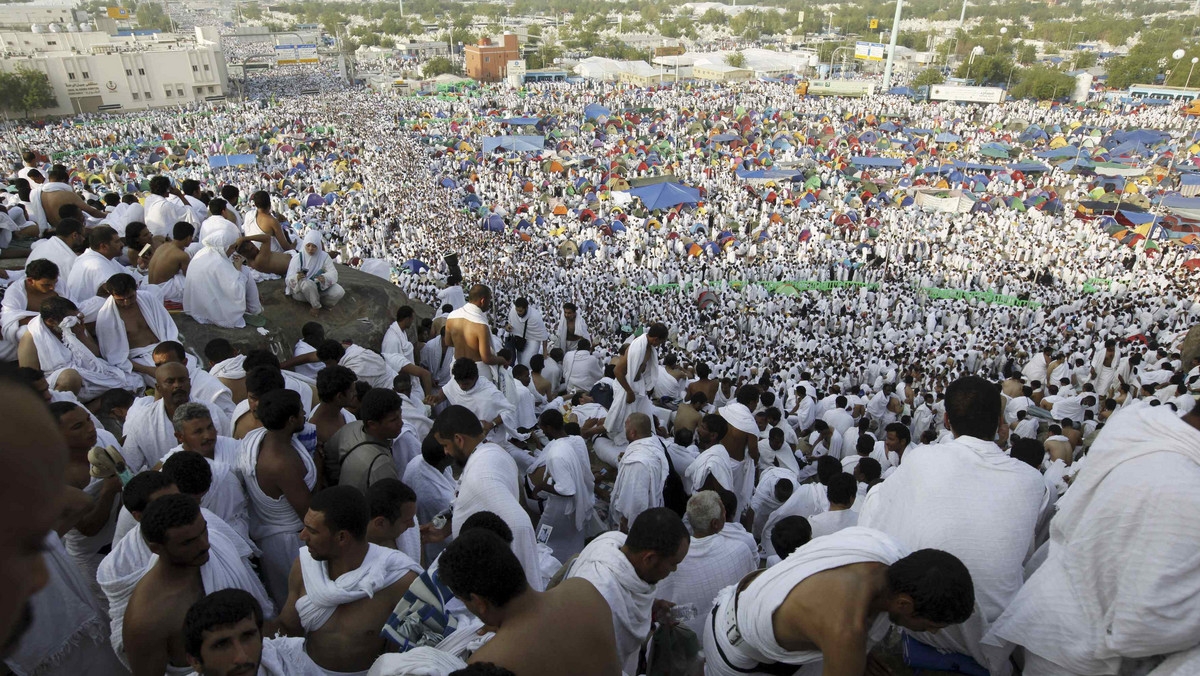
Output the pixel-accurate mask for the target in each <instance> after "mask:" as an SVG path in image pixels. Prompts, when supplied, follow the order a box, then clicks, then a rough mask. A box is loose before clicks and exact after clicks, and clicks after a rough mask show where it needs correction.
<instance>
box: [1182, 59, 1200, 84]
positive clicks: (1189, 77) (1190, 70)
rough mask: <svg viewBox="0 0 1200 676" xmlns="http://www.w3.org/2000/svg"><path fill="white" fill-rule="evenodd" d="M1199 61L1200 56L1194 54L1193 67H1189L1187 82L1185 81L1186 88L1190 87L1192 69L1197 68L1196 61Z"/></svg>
mask: <svg viewBox="0 0 1200 676" xmlns="http://www.w3.org/2000/svg"><path fill="white" fill-rule="evenodd" d="M1197 61H1200V57H1197V56H1193V57H1192V67H1191V68H1188V76H1187V82H1184V83H1183V88H1184V89H1187V88H1188V85H1190V84H1192V71H1193V70H1196V62H1197Z"/></svg>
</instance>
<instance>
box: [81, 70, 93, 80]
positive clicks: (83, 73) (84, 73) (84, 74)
mask: <svg viewBox="0 0 1200 676" xmlns="http://www.w3.org/2000/svg"><path fill="white" fill-rule="evenodd" d="M79 77H82V78H83V79H85V80H90V79H91V77H92V76H91V74H90V73H88V72H87V71H86V70H85V71H83V72H82V73H80V75H79Z"/></svg>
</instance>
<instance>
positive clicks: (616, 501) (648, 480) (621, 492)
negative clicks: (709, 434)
mask: <svg viewBox="0 0 1200 676" xmlns="http://www.w3.org/2000/svg"><path fill="white" fill-rule="evenodd" d="M667 474H668V469H667V451H666V449H664V448H663V446H662V444H661V443H660V442H659V441H658V437H655V436H649V437H647V438H645V439H638V440H636V441H633V442H630V444H629V446H627V447H626V448H625V454H624V455H622V456H621V461H620V463H619V464H618V466H617V479H616V481H615V482H614V483H613V489H612V497H611V499H610V503H611V505H612V514H611V519H612V522H613V523H614V524H620V522H621V518H622V517H624V518H625V519H626V520H627V522H628V523H629V525H631V526H632V525H633V521H634V519H636V518H637V517H638V515H639V514H641V513H642V512H644V511H646V510H647V509H653V508H655V507H662V506H663V484H665V483H666V481H667Z"/></svg>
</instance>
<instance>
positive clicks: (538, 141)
mask: <svg viewBox="0 0 1200 676" xmlns="http://www.w3.org/2000/svg"><path fill="white" fill-rule="evenodd" d="M545 146H546V137H545V136H485V137H483V152H485V153H490V152H492V151H494V150H496V149H501V148H502V149H504V150H513V151H516V152H532V151H538V150H541V149H542V148H544V147H545Z"/></svg>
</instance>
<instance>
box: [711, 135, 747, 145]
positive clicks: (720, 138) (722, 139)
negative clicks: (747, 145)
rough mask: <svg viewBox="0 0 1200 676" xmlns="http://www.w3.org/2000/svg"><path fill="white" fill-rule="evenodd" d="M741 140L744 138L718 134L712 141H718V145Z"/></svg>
mask: <svg viewBox="0 0 1200 676" xmlns="http://www.w3.org/2000/svg"><path fill="white" fill-rule="evenodd" d="M741 138H742V137H741V136H738V135H737V134H717V135H716V136H713V137H712V139H710V140H712V141H716V142H717V143H728V142H729V141H737V140H739V139H741Z"/></svg>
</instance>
